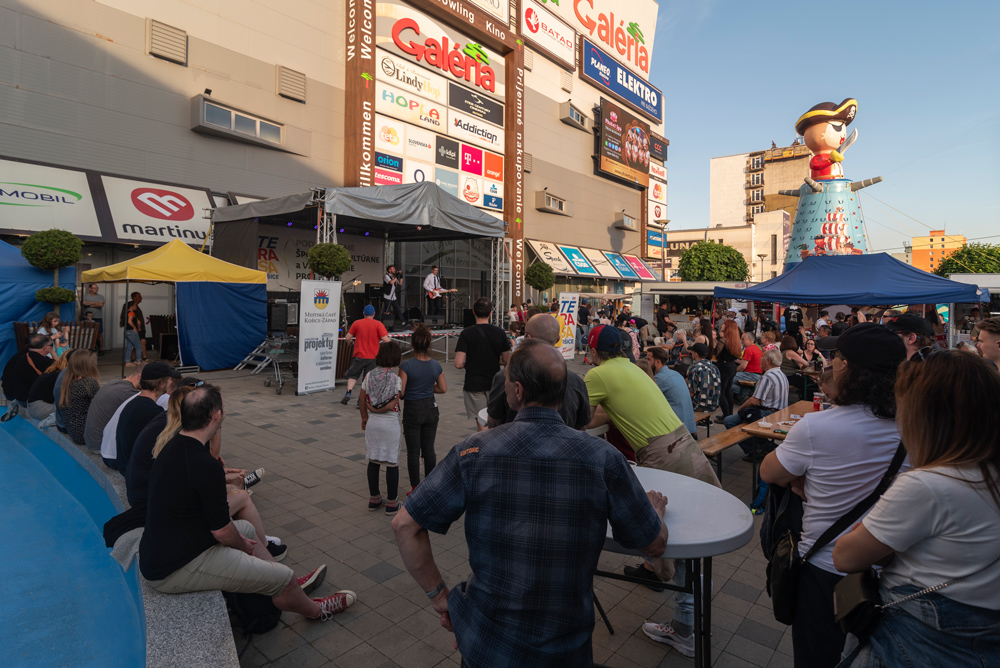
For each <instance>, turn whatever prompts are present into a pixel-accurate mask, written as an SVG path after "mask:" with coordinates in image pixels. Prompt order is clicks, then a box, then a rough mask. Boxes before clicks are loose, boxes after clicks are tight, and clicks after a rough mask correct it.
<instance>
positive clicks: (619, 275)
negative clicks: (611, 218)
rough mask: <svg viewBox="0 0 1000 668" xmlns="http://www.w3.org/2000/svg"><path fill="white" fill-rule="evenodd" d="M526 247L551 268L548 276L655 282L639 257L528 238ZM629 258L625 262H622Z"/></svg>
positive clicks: (654, 278) (651, 272) (647, 267)
mask: <svg viewBox="0 0 1000 668" xmlns="http://www.w3.org/2000/svg"><path fill="white" fill-rule="evenodd" d="M527 241H528V245H529V246H530V247H531V249H532V250H533V251H534V252H535V255H537V256H538V258H539V259H540V260H542V261H543V262H546V263H547V264H549V265H550V266H551V267H552V273H554V274H557V275H560V276H578V277H580V278H605V279H610V280H616V281H620V280H625V281H631V282H636V281H640V280H642V281H652V280H656V277H655V276H654V272H653V271H652V270H651V269H650V268H649V266H648V265H646V264H645V263H643V262H642V261H641V260H639V258H637V257H635V256H632V255H628V256H623V255H620V254H619V253H614V252H612V251H602V250H597V249H595V248H583V247H579V246H567V245H565V244H554V243H549V242H548V241H537V240H534V239H528V240H527ZM626 258H629V259H626Z"/></svg>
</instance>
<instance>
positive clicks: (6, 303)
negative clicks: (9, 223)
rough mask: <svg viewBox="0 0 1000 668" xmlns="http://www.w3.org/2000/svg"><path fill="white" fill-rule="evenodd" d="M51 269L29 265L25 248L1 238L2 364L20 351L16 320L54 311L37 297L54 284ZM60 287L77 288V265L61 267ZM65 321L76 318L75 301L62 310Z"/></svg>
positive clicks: (0, 342)
mask: <svg viewBox="0 0 1000 668" xmlns="http://www.w3.org/2000/svg"><path fill="white" fill-rule="evenodd" d="M52 277H53V274H52V272H51V271H48V270H44V269H36V268H35V267H32V266H31V265H30V264H28V261H27V260H25V259H24V257H23V256H22V255H21V251H20V249H18V248H15V247H14V246H11V245H10V244H8V243H6V242H3V241H0V366H2V365H4V364H6V363H7V360H9V359H10V358H11V357H12V356H13V355H14V353H16V352H17V341H16V340H15V339H14V323H15V322H28V321H31V320H36V321H37V320H41V319H42V318H43V317H45V314H46V313H48V312H49V311H51V310H52V304H43V303H41V302H39V301H37V300H36V299H35V292H36V291H37V290H40V289H41V288H51V287H52ZM59 287H61V288H68V289H70V290H73V289H75V288H76V268H75V267H66V268H64V269H60V270H59ZM57 310H58V311H59V317H60V318H61V319H62V320H72V319H73V317H74V315H75V312H76V305H75V304H72V303H71V304H63V305H62V306H60V307H59V308H58V309H57Z"/></svg>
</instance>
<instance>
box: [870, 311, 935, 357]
mask: <svg viewBox="0 0 1000 668" xmlns="http://www.w3.org/2000/svg"><path fill="white" fill-rule="evenodd" d="M882 324H883V325H885V326H886V327H887V328H888V329H889V331H891V332H895V333H896V334H899V338H901V339H903V343H904V344H905V345H906V359H911V360H912V359H916V360H922V359H923V358H924V357H926V356H927V355H929V354H930V353H931V352H933V351H934V348H935V347H936V342H935V340H934V325H932V324H931V323H930V322H928V321H927V319H926V318H922V317H920V316H919V315H917V314H916V313H904V314H903V315H894V316H892V317H890V318H882Z"/></svg>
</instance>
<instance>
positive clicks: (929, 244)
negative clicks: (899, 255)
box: [908, 230, 966, 272]
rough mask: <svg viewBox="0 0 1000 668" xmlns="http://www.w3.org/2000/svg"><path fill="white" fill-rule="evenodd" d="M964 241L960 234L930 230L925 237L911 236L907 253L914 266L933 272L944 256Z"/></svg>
mask: <svg viewBox="0 0 1000 668" xmlns="http://www.w3.org/2000/svg"><path fill="white" fill-rule="evenodd" d="M965 243H966V239H965V236H964V235H962V234H945V230H931V231H930V233H928V235H927V236H926V237H913V238H912V239H911V240H910V246H909V248H908V254H909V255H910V257H911V258H912V259H911V262H910V264H912V265H913V266H914V267H916V268H918V269H923V270H924V271H929V272H933V271H934V270H935V269H937V268H938V267H940V266H941V262H942V261H944V259H945V258H946V257H948V256H949V255H951V254H952V253H954V252H955V251H957V250H958V249H959V248H961V247H962V246H964V245H965Z"/></svg>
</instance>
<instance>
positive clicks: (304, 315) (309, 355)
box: [298, 281, 341, 394]
mask: <svg viewBox="0 0 1000 668" xmlns="http://www.w3.org/2000/svg"><path fill="white" fill-rule="evenodd" d="M340 290H341V287H340V281H302V302H301V304H300V305H299V373H298V381H299V385H298V394H311V393H313V392H322V391H324V390H332V389H333V386H334V384H335V382H336V381H335V376H336V375H337V342H338V338H339V336H340Z"/></svg>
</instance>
